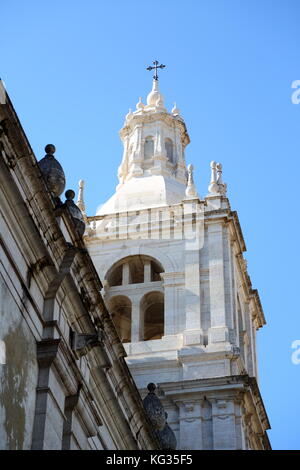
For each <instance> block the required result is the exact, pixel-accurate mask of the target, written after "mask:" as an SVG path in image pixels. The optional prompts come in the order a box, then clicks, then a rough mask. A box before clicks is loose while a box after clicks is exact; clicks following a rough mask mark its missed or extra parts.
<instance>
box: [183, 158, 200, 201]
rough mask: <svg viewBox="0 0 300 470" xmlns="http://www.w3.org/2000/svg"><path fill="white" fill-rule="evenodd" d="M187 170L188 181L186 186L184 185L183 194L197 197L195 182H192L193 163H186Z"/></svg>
mask: <svg viewBox="0 0 300 470" xmlns="http://www.w3.org/2000/svg"><path fill="white" fill-rule="evenodd" d="M187 171H188V181H187V186H186V190H185V195H186V197H188V198H197V197H199V196H198V193H197V189H196V186H195V183H194V176H193V171H194V167H193V165H191V164H190V165H188V167H187Z"/></svg>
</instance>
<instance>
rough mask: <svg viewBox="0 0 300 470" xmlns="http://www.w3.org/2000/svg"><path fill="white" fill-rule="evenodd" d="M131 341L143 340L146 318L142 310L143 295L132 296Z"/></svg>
mask: <svg viewBox="0 0 300 470" xmlns="http://www.w3.org/2000/svg"><path fill="white" fill-rule="evenodd" d="M130 299H131V342H132V343H137V342H138V341H143V339H144V337H143V333H144V318H143V316H142V312H141V306H140V304H141V296H140V295H138V296H131V297H130Z"/></svg>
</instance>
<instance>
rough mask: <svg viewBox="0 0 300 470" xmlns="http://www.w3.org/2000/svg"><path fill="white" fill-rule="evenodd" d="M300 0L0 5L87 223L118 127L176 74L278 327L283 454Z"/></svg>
mask: <svg viewBox="0 0 300 470" xmlns="http://www.w3.org/2000/svg"><path fill="white" fill-rule="evenodd" d="M299 7H300V4H299V2H298V1H291V0H280V1H277V0H272V1H271V0H257V1H255V0H240V1H237V0H236V1H235V0H227V1H222V0H202V1H201V0H185V1H184V2H183V1H179V0H160V1H157V0H151V1H147V2H146V1H141V0H140V1H135V0H127V1H126V2H125V1H121V0H112V1H107V0H98V1H96V0H85V1H78V0H77V1H76V0H60V1H58V0H51V1H50V0H48V1H46V0H45V1H38V0H36V1H34V0H26V1H22V0H19V1H17V0H0V18H1V28H0V76H1V78H2V79H3V80H4V81H5V84H6V87H7V90H8V92H9V94H10V97H11V99H12V101H13V104H14V106H15V108H16V111H17V113H18V115H19V117H20V120H21V122H22V125H23V127H24V129H25V132H26V134H27V136H28V138H29V141H30V142H31V145H32V147H33V150H34V152H35V154H36V156H37V158H38V159H39V158H41V157H43V156H44V146H45V144H48V143H54V144H55V145H56V147H57V154H56V156H57V158H58V159H59V160H60V162H61V163H62V165H63V167H64V170H65V173H66V177H67V187H68V188H75V190H77V183H78V180H79V179H80V178H83V179H85V181H86V191H85V199H86V204H87V207H88V214H89V215H93V214H94V213H95V210H96V207H97V206H98V205H99V204H100V203H102V202H104V201H105V200H106V199H107V198H108V197H109V196H110V195H111V194H112V193H113V192H114V188H115V185H116V184H117V179H116V172H117V167H118V165H119V163H120V160H121V156H122V146H121V142H120V140H119V136H118V131H119V129H120V128H121V127H122V124H123V120H124V116H125V114H126V113H127V112H128V108H129V107H131V108H134V107H135V104H136V103H137V101H138V97H139V96H143V98H144V99H145V97H146V95H147V93H148V92H149V90H150V88H151V73H150V72H147V71H146V70H145V68H146V66H147V65H149V64H150V63H151V61H152V60H154V59H155V58H157V59H158V60H160V61H162V62H163V63H164V64H166V65H167V68H166V69H164V70H163V71H162V72H161V74H160V77H161V78H160V87H161V91H162V92H163V93H164V95H165V99H166V104H167V106H168V108H169V109H170V108H171V107H172V105H173V102H174V101H176V102H177V105H178V107H179V108H180V110H181V112H182V115H183V117H184V118H185V121H186V124H187V127H188V131H189V134H190V137H191V144H190V145H189V147H188V148H187V152H186V158H187V162H188V163H190V162H192V163H193V164H194V166H195V172H196V174H195V180H196V183H197V186H198V190H199V192H200V194H201V195H205V194H206V192H207V185H208V182H209V177H210V174H209V173H210V171H209V162H210V161H211V160H216V161H221V162H222V163H223V167H224V172H223V174H224V179H225V181H226V182H227V183H228V193H229V197H230V201H231V206H232V208H233V209H235V210H238V214H239V218H240V222H241V225H242V229H243V232H244V237H245V240H246V245H247V249H248V251H247V253H245V257H246V258H247V259H248V267H249V273H250V275H251V278H252V282H253V287H255V288H258V289H259V293H260V296H261V300H262V304H263V307H264V312H265V316H266V319H267V326H265V327H264V328H263V329H262V330H260V331H259V333H258V345H259V370H260V385H261V392H262V395H263V398H264V402H265V405H266V409H267V411H268V415H269V418H270V421H271V425H272V430H271V431H270V432H269V436H270V440H271V443H272V445H273V448H274V449H300V433H299V418H300V416H299V415H300V412H299V403H300V400H299V390H300V364H299V365H293V364H292V362H291V354H292V349H291V343H292V341H294V340H296V339H300V320H299V319H300V312H299V292H300V286H299V266H300V265H299V202H298V198H299V186H298V181H299V171H300V168H299V143H300V140H299V135H300V132H299V131H300V104H299V105H294V104H292V102H291V94H292V89H291V83H292V82H293V81H294V80H297V79H300V48H299V44H300V27H299V21H300V8H299Z"/></svg>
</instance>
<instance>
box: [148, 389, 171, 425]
mask: <svg viewBox="0 0 300 470" xmlns="http://www.w3.org/2000/svg"><path fill="white" fill-rule="evenodd" d="M147 388H148V391H149V393H148V395H147V396H146V397H145V398H144V400H143V405H144V408H145V411H146V413H147V415H148V417H149V419H150V421H151V424H152V426H153V428H154V430H161V431H162V430H163V428H164V427H165V425H166V418H165V410H164V407H163V406H162V404H161V401H160V399H159V398H158V397H157V396H156V395H155V389H156V386H155V384H153V383H150V384H148V386H147Z"/></svg>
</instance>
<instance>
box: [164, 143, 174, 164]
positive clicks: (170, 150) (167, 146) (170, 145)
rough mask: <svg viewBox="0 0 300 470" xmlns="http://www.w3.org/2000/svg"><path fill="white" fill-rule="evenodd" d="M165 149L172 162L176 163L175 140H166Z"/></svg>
mask: <svg viewBox="0 0 300 470" xmlns="http://www.w3.org/2000/svg"><path fill="white" fill-rule="evenodd" d="M165 149H166V153H167V158H168V160H169V161H170V162H171V163H174V155H173V142H172V140H171V139H166V140H165Z"/></svg>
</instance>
